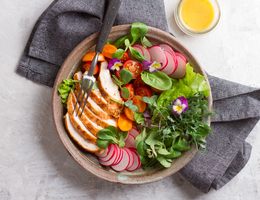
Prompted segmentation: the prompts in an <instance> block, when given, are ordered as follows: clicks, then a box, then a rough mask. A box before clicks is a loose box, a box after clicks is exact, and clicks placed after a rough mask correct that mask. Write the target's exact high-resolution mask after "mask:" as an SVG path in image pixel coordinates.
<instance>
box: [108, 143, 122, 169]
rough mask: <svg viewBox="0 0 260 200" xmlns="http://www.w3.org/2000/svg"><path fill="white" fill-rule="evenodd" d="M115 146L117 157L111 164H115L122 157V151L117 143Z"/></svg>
mask: <svg viewBox="0 0 260 200" xmlns="http://www.w3.org/2000/svg"><path fill="white" fill-rule="evenodd" d="M115 146H116V148H117V152H118V153H117V158H116V160H115V162H113V163H112V164H111V165H117V164H118V163H119V162H120V161H121V160H122V158H123V151H122V148H119V147H118V146H117V145H115Z"/></svg>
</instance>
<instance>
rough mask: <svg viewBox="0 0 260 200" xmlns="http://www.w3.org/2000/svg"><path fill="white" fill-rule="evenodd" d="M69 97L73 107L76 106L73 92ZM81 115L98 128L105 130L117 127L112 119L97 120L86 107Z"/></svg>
mask: <svg viewBox="0 0 260 200" xmlns="http://www.w3.org/2000/svg"><path fill="white" fill-rule="evenodd" d="M71 95H72V103H73V105H75V104H76V96H75V94H74V92H73V91H72V92H71ZM81 108H83V105H82V106H81ZM83 113H84V114H85V115H86V116H88V118H89V119H90V120H91V121H92V122H94V123H96V124H97V125H98V126H100V127H102V128H106V127H108V126H115V127H117V121H116V119H114V118H112V119H108V120H103V119H101V118H99V117H98V116H97V115H95V114H94V113H92V112H91V111H90V110H89V109H88V107H85V109H84V111H83Z"/></svg>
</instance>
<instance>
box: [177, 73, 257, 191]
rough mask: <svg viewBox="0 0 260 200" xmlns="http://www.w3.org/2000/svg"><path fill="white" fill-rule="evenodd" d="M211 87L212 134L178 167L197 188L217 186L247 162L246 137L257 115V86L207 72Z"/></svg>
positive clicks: (248, 154) (203, 189) (222, 183)
mask: <svg viewBox="0 0 260 200" xmlns="http://www.w3.org/2000/svg"><path fill="white" fill-rule="evenodd" d="M208 78H209V82H210V85H211V89H212V96H213V100H214V101H213V109H214V110H215V111H216V113H217V114H216V115H214V116H213V118H212V123H211V129H212V133H213V134H212V135H208V136H207V138H206V140H207V149H206V152H205V153H204V154H200V153H197V154H196V155H195V157H194V158H193V159H192V160H191V161H190V162H189V163H188V164H187V165H186V166H184V168H182V169H181V170H180V173H181V174H182V175H183V176H184V177H185V178H186V179H187V180H188V181H189V182H190V183H192V184H193V185H194V186H195V187H197V188H198V189H199V190H201V191H203V192H205V193H207V192H208V191H209V189H210V188H211V187H213V188H214V189H220V188H221V187H222V186H224V185H225V184H226V183H227V182H228V181H230V180H231V179H232V178H233V177H234V176H235V175H236V174H237V173H238V172H239V171H240V170H241V169H242V168H243V167H244V166H245V165H246V163H247V161H248V159H249V158H250V154H251V148H252V147H251V145H250V144H248V143H247V142H245V139H246V137H247V136H248V135H249V133H250V132H251V130H252V129H253V128H254V126H255V124H256V123H257V122H258V120H259V118H260V89H256V88H252V87H248V86H244V85H241V84H237V83H233V82H230V81H226V80H223V79H219V78H216V77H213V76H210V75H208Z"/></svg>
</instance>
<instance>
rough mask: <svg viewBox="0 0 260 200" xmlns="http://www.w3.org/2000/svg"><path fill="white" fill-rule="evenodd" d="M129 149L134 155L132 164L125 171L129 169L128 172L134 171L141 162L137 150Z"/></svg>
mask: <svg viewBox="0 0 260 200" xmlns="http://www.w3.org/2000/svg"><path fill="white" fill-rule="evenodd" d="M131 150H132V153H133V155H134V164H133V165H132V166H131V167H129V168H128V169H127V171H130V172H131V171H135V170H137V169H139V168H140V167H141V166H142V163H141V161H140V158H139V155H138V154H137V152H136V151H135V150H134V149H131Z"/></svg>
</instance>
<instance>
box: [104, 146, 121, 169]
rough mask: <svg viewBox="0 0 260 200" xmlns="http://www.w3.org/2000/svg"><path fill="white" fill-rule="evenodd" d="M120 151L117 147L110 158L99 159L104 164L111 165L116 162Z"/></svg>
mask: <svg viewBox="0 0 260 200" xmlns="http://www.w3.org/2000/svg"><path fill="white" fill-rule="evenodd" d="M118 153H119V152H118V151H117V148H115V151H114V154H113V156H112V157H111V158H110V159H109V160H107V161H103V160H102V159H99V163H100V164H101V165H104V166H111V165H112V164H113V163H114V162H115V160H116V159H117V158H118Z"/></svg>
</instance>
